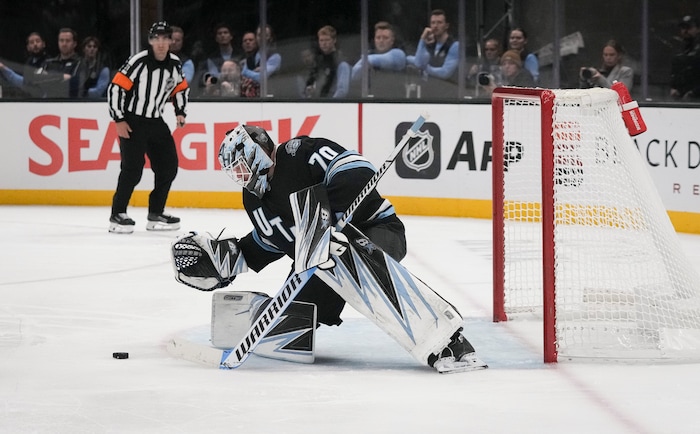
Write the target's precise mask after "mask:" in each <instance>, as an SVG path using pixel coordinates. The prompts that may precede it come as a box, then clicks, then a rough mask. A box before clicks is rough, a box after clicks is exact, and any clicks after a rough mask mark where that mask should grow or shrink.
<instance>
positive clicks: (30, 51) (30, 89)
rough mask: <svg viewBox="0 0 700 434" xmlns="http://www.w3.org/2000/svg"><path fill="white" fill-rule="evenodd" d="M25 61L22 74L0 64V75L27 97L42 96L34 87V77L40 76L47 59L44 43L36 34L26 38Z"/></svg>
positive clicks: (33, 33)
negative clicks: (27, 95)
mask: <svg viewBox="0 0 700 434" xmlns="http://www.w3.org/2000/svg"><path fill="white" fill-rule="evenodd" d="M26 48H27V59H26V61H25V63H24V67H23V68H22V73H21V74H20V73H17V72H15V71H13V70H12V69H11V68H10V67H8V66H7V65H5V64H3V63H2V62H0V73H2V75H3V77H4V78H5V79H6V80H7V81H8V82H9V83H10V84H11V85H12V86H14V87H15V88H17V89H21V90H23V91H24V92H26V93H27V94H29V96H42V92H41V91H40V90H39V89H38V88H37V87H36V82H35V80H34V78H35V76H38V75H40V74H41V72H42V69H41V68H43V66H44V63H45V62H46V59H47V57H48V56H47V54H46V42H45V41H44V38H43V37H42V36H41V35H40V34H39V33H37V32H32V33H30V34H29V36H27V45H26Z"/></svg>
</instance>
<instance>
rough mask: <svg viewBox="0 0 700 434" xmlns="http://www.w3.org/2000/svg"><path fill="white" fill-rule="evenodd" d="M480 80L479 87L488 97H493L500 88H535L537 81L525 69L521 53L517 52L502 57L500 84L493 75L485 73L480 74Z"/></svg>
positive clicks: (508, 52)
mask: <svg viewBox="0 0 700 434" xmlns="http://www.w3.org/2000/svg"><path fill="white" fill-rule="evenodd" d="M478 80H479V86H481V88H482V89H483V90H484V91H486V93H487V94H488V95H491V93H492V92H493V91H494V89H496V88H497V87H498V86H515V87H535V79H534V78H532V74H530V71H528V70H527V69H525V68H523V61H522V60H521V59H520V53H518V52H517V51H515V50H508V51H506V52H505V53H503V54H502V55H501V80H500V82H499V81H498V80H496V79H494V77H493V76H492V75H490V74H485V73H482V74H479V76H478Z"/></svg>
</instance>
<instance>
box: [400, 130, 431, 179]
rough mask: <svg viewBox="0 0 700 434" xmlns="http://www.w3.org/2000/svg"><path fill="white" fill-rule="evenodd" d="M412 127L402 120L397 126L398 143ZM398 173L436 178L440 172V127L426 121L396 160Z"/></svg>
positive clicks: (402, 176) (408, 176) (404, 175)
mask: <svg viewBox="0 0 700 434" xmlns="http://www.w3.org/2000/svg"><path fill="white" fill-rule="evenodd" d="M410 127H411V123H410V122H402V123H400V124H399V125H398V126H397V127H396V143H398V142H399V141H400V140H401V137H403V135H404V134H405V133H406V131H407V130H408V129H409V128H410ZM396 173H397V174H398V175H399V176H400V177H401V178H418V179H435V178H437V177H438V175H439V174H440V128H439V127H438V126H437V124H435V123H432V122H426V123H425V124H423V127H422V128H421V130H420V131H418V133H416V136H415V137H413V138H412V139H411V140H410V141H409V142H408V144H406V147H405V148H404V149H403V151H401V158H398V159H397V160H396Z"/></svg>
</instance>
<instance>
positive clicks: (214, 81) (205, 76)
mask: <svg viewBox="0 0 700 434" xmlns="http://www.w3.org/2000/svg"><path fill="white" fill-rule="evenodd" d="M210 78H211V81H209V79H210ZM207 81H209V82H210V83H211V84H216V83H218V82H219V78H218V77H214V76H213V75H211V74H209V73H208V72H207V73H206V74H204V76H203V77H202V84H204V85H205V86H206V85H207Z"/></svg>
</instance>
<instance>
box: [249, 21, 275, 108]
mask: <svg viewBox="0 0 700 434" xmlns="http://www.w3.org/2000/svg"><path fill="white" fill-rule="evenodd" d="M246 35H247V34H246ZM263 37H264V38H265V47H266V57H267V62H266V63H265V75H266V77H270V76H271V75H272V74H274V73H275V72H277V71H279V69H280V67H281V66H282V56H281V55H280V54H279V53H278V52H277V51H276V47H275V33H274V31H273V30H272V27H271V26H270V25H268V26H266V28H265V34H264V36H263V31H262V28H260V27H258V29H257V31H256V33H255V43H254V45H253V43H252V42H251V41H250V39H249V37H248V39H246V37H244V40H243V45H244V51H245V54H246V57H245V59H243V61H242V62H241V66H242V68H241V77H242V78H241V95H243V96H245V97H248V98H254V97H259V96H260V81H261V79H262V73H263V71H262V68H261V66H260V61H261V58H262V55H261V54H262V53H261V52H260V47H261V46H262V38H263Z"/></svg>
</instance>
